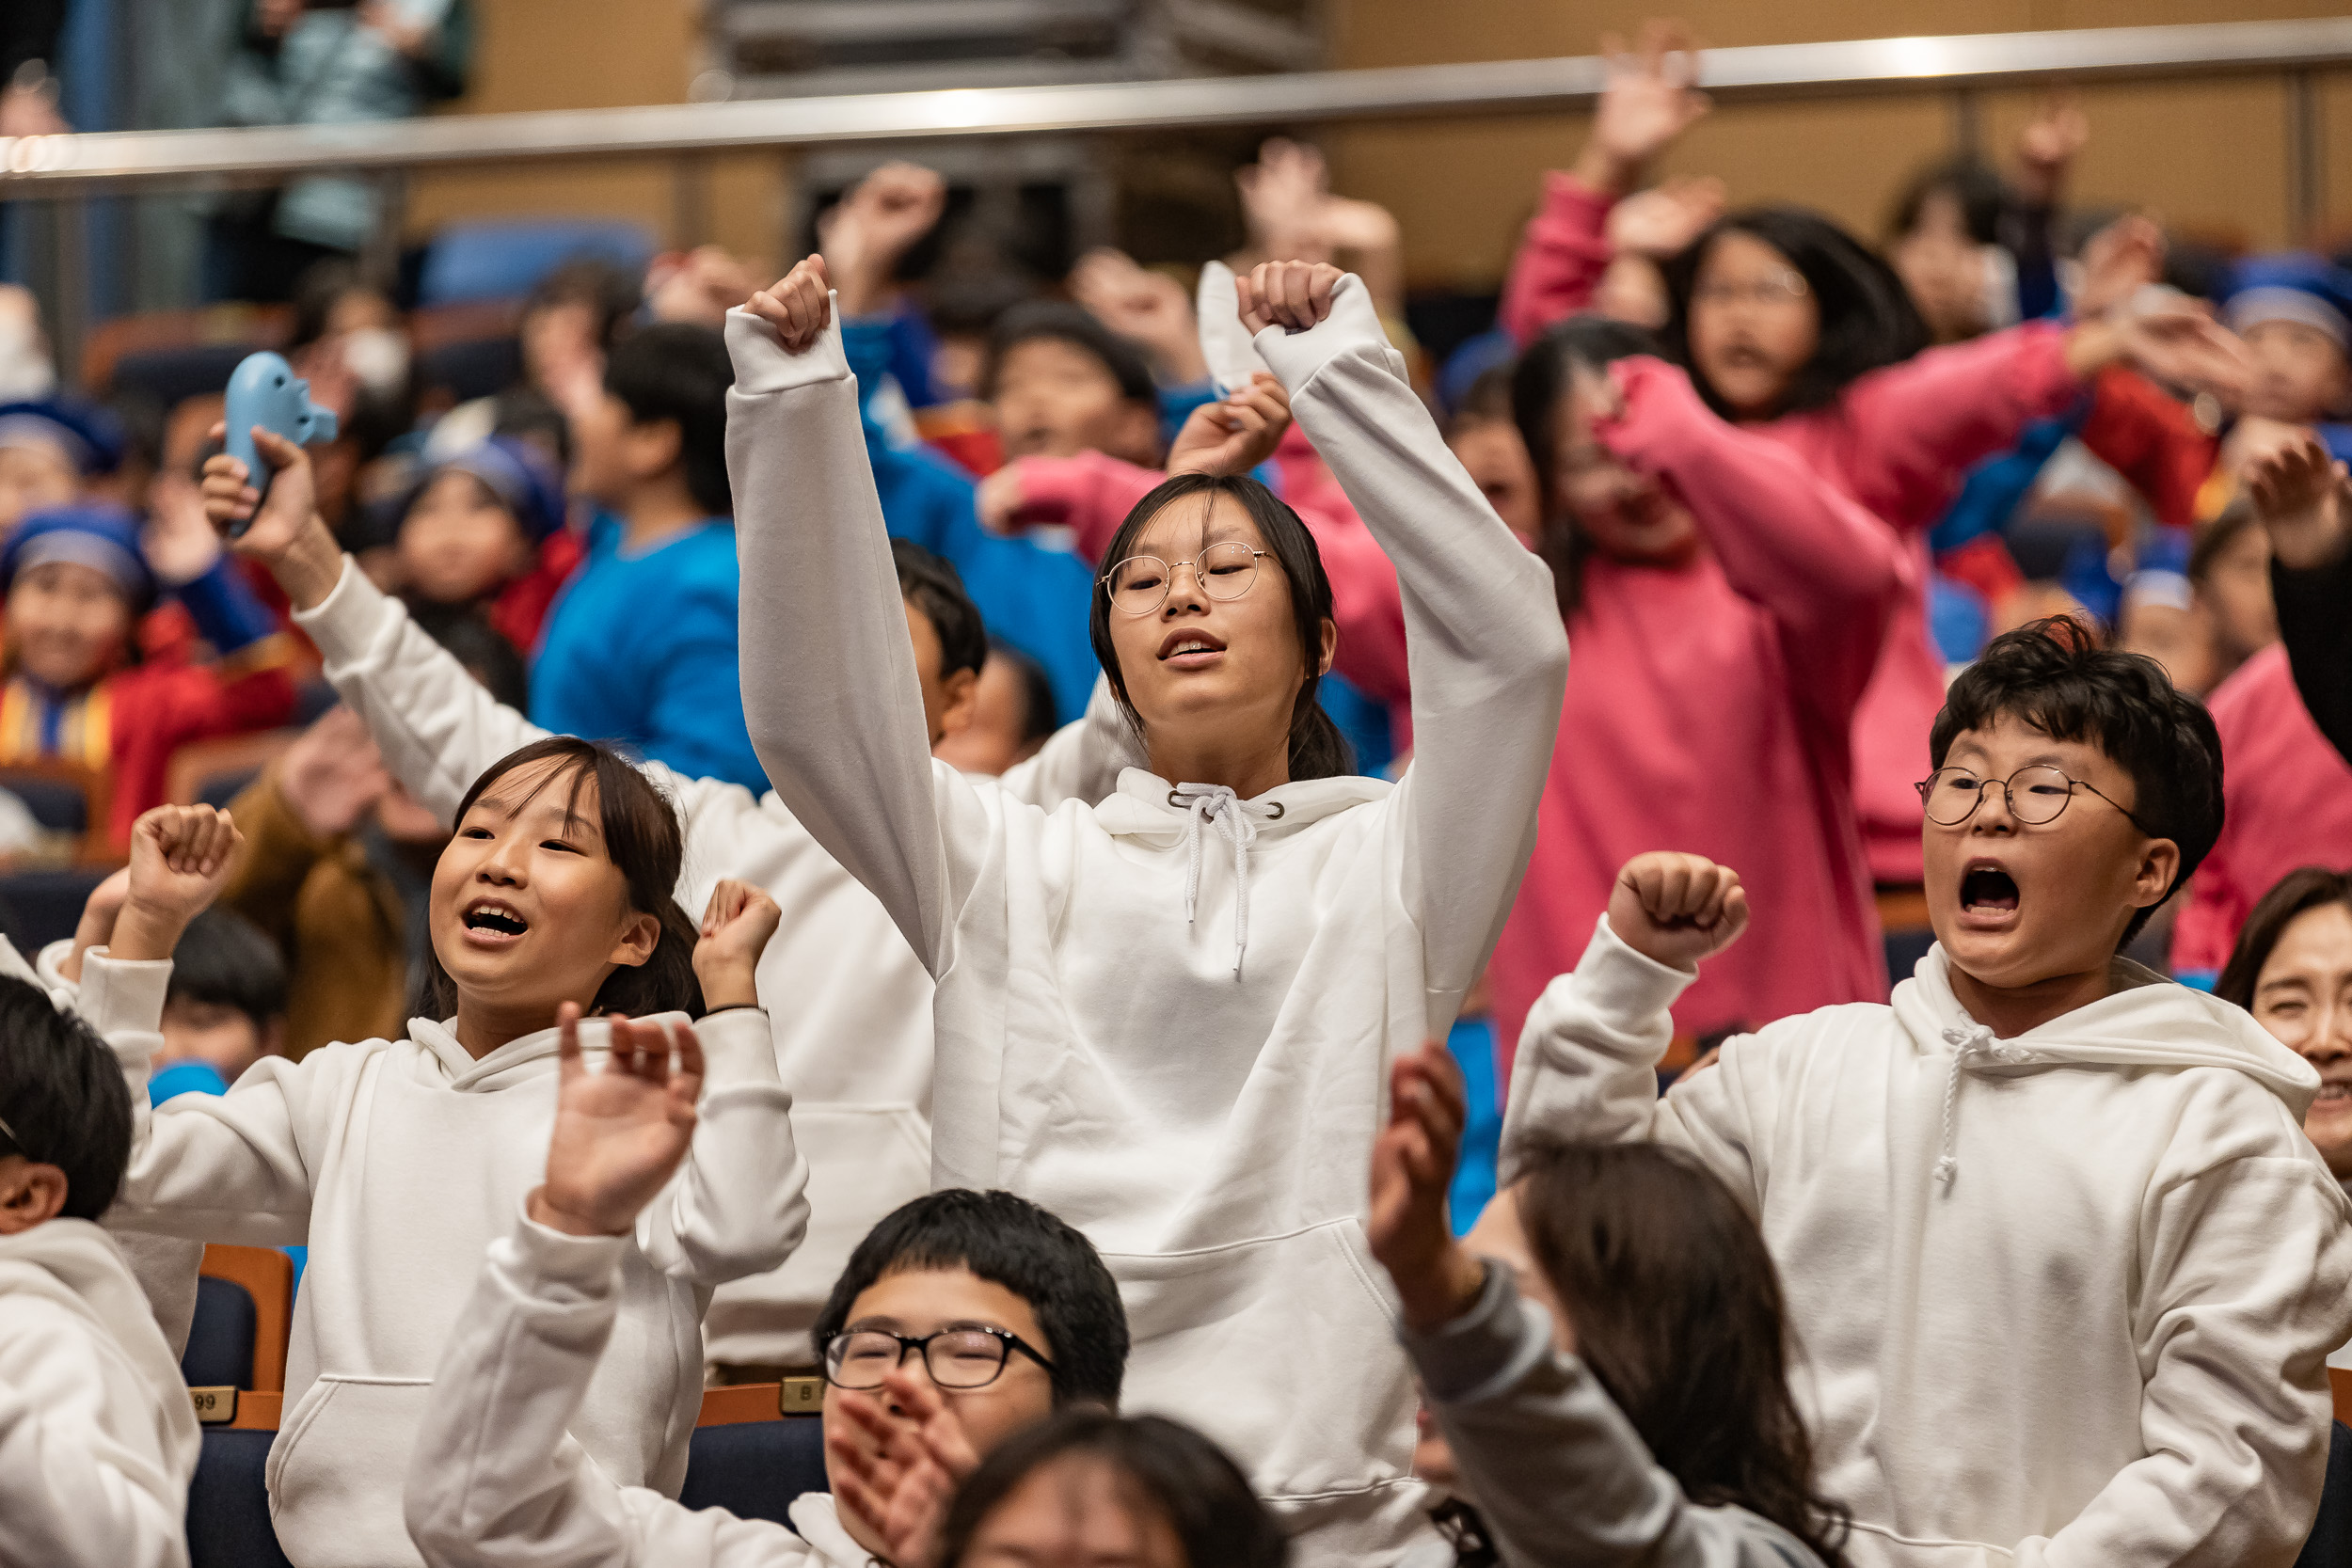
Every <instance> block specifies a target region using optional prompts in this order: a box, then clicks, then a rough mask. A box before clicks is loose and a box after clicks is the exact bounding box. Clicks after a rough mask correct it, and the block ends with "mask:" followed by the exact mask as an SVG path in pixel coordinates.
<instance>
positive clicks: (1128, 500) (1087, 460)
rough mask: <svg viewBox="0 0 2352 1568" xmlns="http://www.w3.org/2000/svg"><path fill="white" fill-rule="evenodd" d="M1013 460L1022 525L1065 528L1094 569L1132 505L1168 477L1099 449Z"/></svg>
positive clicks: (1134, 505) (1155, 469) (1101, 560)
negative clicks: (1017, 475) (1016, 468)
mask: <svg viewBox="0 0 2352 1568" xmlns="http://www.w3.org/2000/svg"><path fill="white" fill-rule="evenodd" d="M1016 461H1017V462H1018V464H1019V466H1020V470H1021V515H1020V521H1021V523H1022V525H1023V526H1024V527H1029V528H1035V527H1060V528H1066V529H1069V530H1070V531H1072V533H1073V535H1074V536H1075V546H1076V549H1077V551H1078V554H1079V555H1080V556H1081V557H1082V558H1083V559H1085V560H1087V561H1089V562H1092V563H1093V564H1095V565H1097V566H1100V565H1101V564H1102V563H1103V552H1104V550H1107V549H1109V548H1110V547H1111V540H1112V539H1113V538H1114V537H1115V536H1117V534H1118V532H1119V525H1120V524H1121V523H1123V522H1125V521H1126V520H1127V514H1128V513H1130V512H1133V511H1134V510H1135V508H1136V502H1137V501H1139V500H1141V499H1143V498H1144V497H1146V496H1148V495H1150V494H1151V493H1152V491H1153V490H1154V489H1156V488H1158V486H1159V485H1160V484H1161V483H1163V482H1164V481H1166V480H1167V478H1168V475H1166V474H1165V473H1162V472H1161V471H1160V470H1159V469H1157V468H1146V467H1139V466H1138V465H1136V464H1134V463H1128V462H1125V461H1123V460H1121V459H1120V458H1116V457H1113V456H1111V455H1110V454H1109V453H1107V452H1100V451H1082V452H1080V453H1078V455H1076V456H1075V457H1024V458H1019V459H1016Z"/></svg>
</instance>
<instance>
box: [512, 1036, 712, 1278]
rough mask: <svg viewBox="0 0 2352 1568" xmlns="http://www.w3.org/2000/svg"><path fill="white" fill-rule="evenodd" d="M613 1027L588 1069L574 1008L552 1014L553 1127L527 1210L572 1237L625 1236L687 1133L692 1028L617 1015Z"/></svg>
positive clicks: (699, 1081)
mask: <svg viewBox="0 0 2352 1568" xmlns="http://www.w3.org/2000/svg"><path fill="white" fill-rule="evenodd" d="M556 1031H557V1033H556V1063H557V1067H556V1073H557V1078H556V1090H555V1132H554V1133H553V1135H552V1136H550V1137H549V1138H548V1179H547V1181H546V1183H545V1184H544V1185H542V1186H541V1187H539V1188H538V1189H537V1190H535V1191H534V1192H532V1195H531V1198H530V1202H529V1204H528V1206H527V1207H528V1212H529V1213H530V1215H531V1217H532V1219H533V1220H535V1221H537V1222H538V1223H539V1224H541V1225H544V1226H547V1227H550V1228H552V1229H556V1230H562V1231H564V1232H566V1233H568V1234H570V1235H574V1236H626V1235H628V1232H629V1230H630V1229H631V1227H634V1226H635V1225H636V1223H637V1214H638V1211H640V1210H642V1209H644V1206H645V1205H646V1204H648V1203H651V1202H652V1201H653V1198H654V1195H655V1194H657V1193H659V1192H660V1191H661V1189H662V1187H663V1186H664V1185H665V1184H666V1183H667V1182H668V1181H669V1180H670V1177H671V1175H672V1174H673V1173H674V1172H675V1171H676V1169H677V1167H678V1162H680V1161H681V1160H684V1159H685V1158H686V1149H687V1146H688V1145H689V1144H690V1143H691V1142H692V1141H693V1136H694V1101H695V1100H696V1099H697V1098H699V1097H700V1095H701V1094H702V1086H703V1048H702V1042H701V1041H699V1040H697V1039H696V1038H695V1037H694V1031H693V1029H692V1028H691V1027H690V1026H689V1025H687V1024H683V1023H681V1024H679V1025H677V1027H676V1030H675V1039H673V1038H671V1037H665V1036H664V1034H663V1031H662V1028H661V1026H660V1024H656V1023H634V1022H630V1021H629V1020H628V1019H627V1018H624V1017H622V1016H621V1015H620V1014H618V1013H615V1014H613V1015H612V1051H611V1053H609V1054H608V1055H607V1056H606V1058H605V1063H604V1066H603V1068H602V1069H599V1070H597V1071H594V1072H592V1071H590V1070H589V1069H588V1064H587V1062H586V1060H585V1059H584V1058H583V1057H582V1056H581V1054H580V1005H579V1004H578V1003H576V1002H566V1003H564V1006H562V1007H560V1008H558V1009H557V1011H556ZM674 1048H675V1051H676V1053H677V1065H676V1066H675V1068H673V1067H672V1066H671V1065H670V1054H671V1052H672V1050H673V1049H674Z"/></svg>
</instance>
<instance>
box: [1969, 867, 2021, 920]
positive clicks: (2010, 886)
mask: <svg viewBox="0 0 2352 1568" xmlns="http://www.w3.org/2000/svg"><path fill="white" fill-rule="evenodd" d="M1960 907H1961V908H1962V909H1963V910H1965V911H1968V912H1969V913H1971V914H2009V913H2012V912H2014V911H2015V910H2016V908H2017V879H2015V878H2013V877H2011V876H2010V874H2009V873H2008V872H2006V871H2003V870H2002V869H2001V868H2000V867H1999V866H1996V865H1972V866H1970V867H1969V868H1968V870H1967V871H1966V872H1965V873H1963V875H1962V877H1961V879H1960Z"/></svg>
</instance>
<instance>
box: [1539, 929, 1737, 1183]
mask: <svg viewBox="0 0 2352 1568" xmlns="http://www.w3.org/2000/svg"><path fill="white" fill-rule="evenodd" d="M1697 978H1698V975H1697V973H1696V972H1695V971H1685V970H1679V969H1675V968H1671V967H1670V966H1668V965H1665V964H1661V963H1660V962H1658V961H1657V960H1656V959H1653V958H1647V957H1645V956H1644V955H1643V954H1640V953H1637V952H1635V951H1634V950H1633V949H1632V948H1630V947H1629V946H1627V945H1626V944H1625V942H1623V941H1621V940H1619V938H1618V936H1617V934H1616V932H1614V931H1613V930H1611V929H1610V928H1609V917H1608V916H1607V915H1603V916H1601V918H1600V920H1599V922H1598V924H1597V926H1596V927H1594V930H1593V940H1592V941H1591V942H1589V943H1587V944H1586V945H1585V948H1584V956H1583V957H1582V958H1580V959H1578V960H1577V965H1576V968H1575V969H1573V970H1571V971H1570V972H1568V973H1567V974H1563V975H1561V976H1560V977H1559V978H1558V979H1556V980H1554V981H1552V982H1551V984H1550V985H1549V986H1547V987H1545V988H1544V993H1543V995H1541V996H1540V997H1538V998H1536V1001H1535V1006H1534V1007H1532V1008H1531V1009H1529V1011H1528V1015H1527V1027H1526V1028H1525V1029H1524V1030H1522V1031H1521V1032H1520V1035H1519V1049H1518V1059H1517V1060H1516V1061H1515V1062H1514V1064H1513V1066H1512V1069H1511V1093H1510V1097H1509V1098H1508V1099H1507V1100H1506V1101H1504V1102H1503V1103H1504V1111H1503V1117H1502V1181H1503V1184H1504V1185H1506V1186H1507V1185H1509V1184H1510V1183H1511V1182H1512V1181H1513V1180H1517V1179H1518V1172H1517V1170H1516V1168H1515V1167H1516V1165H1517V1161H1516V1159H1515V1158H1514V1150H1515V1147H1516V1146H1517V1145H1518V1142H1519V1141H1520V1140H1521V1139H1523V1138H1525V1137H1527V1136H1529V1135H1531V1134H1532V1135H1547V1134H1548V1135H1549V1136H1552V1137H1557V1138H1571V1139H1579V1140H1583V1141H1589V1142H1600V1143H1630V1142H1634V1141H1637V1140H1641V1139H1655V1140H1657V1141H1659V1142H1661V1143H1670V1144H1674V1145H1677V1146H1678V1147H1680V1148H1686V1149H1688V1150H1690V1151H1691V1152H1692V1153H1693V1154H1696V1155H1697V1156H1698V1157H1699V1158H1700V1159H1702V1160H1703V1161H1705V1162H1706V1163H1707V1164H1708V1166H1709V1167H1710V1168H1711V1169H1712V1170H1713V1171H1714V1172H1715V1174H1716V1175H1717V1176H1718V1177H1720V1178H1722V1179H1723V1180H1724V1182H1725V1183H1726V1184H1727V1185H1728V1186H1729V1187H1730V1188H1731V1190H1732V1191H1733V1192H1734V1193H1735V1194H1737V1195H1739V1196H1740V1201H1741V1202H1743V1203H1745V1204H1747V1205H1748V1207H1749V1210H1750V1211H1751V1212H1753V1211H1754V1210H1755V1208H1756V1193H1757V1191H1758V1187H1759V1180H1760V1179H1759V1173H1758V1171H1757V1169H1756V1160H1757V1150H1758V1149H1759V1148H1760V1147H1761V1145H1760V1143H1759V1141H1758V1139H1757V1137H1756V1128H1757V1126H1758V1124H1759V1123H1760V1122H1761V1121H1763V1120H1764V1119H1765V1118H1766V1117H1769V1114H1770V1110H1769V1088H1770V1085H1769V1083H1768V1082H1766V1081H1765V1080H1764V1079H1763V1077H1762V1074H1763V1073H1764V1072H1765V1071H1766V1070H1768V1069H1769V1068H1770V1067H1771V1065H1772V1061H1771V1052H1770V1050H1769V1046H1768V1045H1767V1042H1766V1041H1764V1040H1757V1039H1740V1040H1734V1041H1732V1042H1730V1043H1729V1044H1727V1045H1726V1046H1725V1047H1724V1054H1723V1057H1722V1059H1721V1060H1720V1061H1718V1062H1717V1063H1716V1065H1715V1066H1714V1067H1712V1068H1709V1069H1707V1070H1706V1071H1704V1072H1699V1073H1692V1074H1686V1075H1685V1076H1684V1077H1683V1078H1682V1079H1681V1080H1680V1081H1679V1082H1677V1084H1676V1085H1674V1087H1673V1088H1672V1089H1671V1090H1670V1091H1668V1093H1667V1094H1666V1095H1665V1097H1664V1098H1663V1099H1661V1098H1660V1096H1659V1093H1658V1063H1659V1061H1660V1060H1661V1058H1662V1057H1663V1056H1664V1055H1665V1054H1666V1048H1667V1047H1668V1046H1669V1045H1671V1044H1673V1043H1674V1018H1673V1016H1672V1014H1671V1013H1670V1012H1669V1011H1668V1009H1669V1008H1671V1007H1672V1006H1674V1004H1675V999H1676V998H1677V997H1678V996H1680V995H1681V994H1682V993H1683V991H1684V990H1686V989H1688V988H1689V986H1690V984H1691V982H1692V981H1693V980H1695V979H1697Z"/></svg>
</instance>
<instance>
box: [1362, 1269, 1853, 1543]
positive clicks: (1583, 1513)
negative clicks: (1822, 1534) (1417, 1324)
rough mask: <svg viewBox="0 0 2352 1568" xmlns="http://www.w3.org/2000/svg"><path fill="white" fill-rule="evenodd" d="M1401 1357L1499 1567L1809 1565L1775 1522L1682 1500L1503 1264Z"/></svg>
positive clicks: (1412, 1339)
mask: <svg viewBox="0 0 2352 1568" xmlns="http://www.w3.org/2000/svg"><path fill="white" fill-rule="evenodd" d="M1405 1348H1406V1351H1407V1352H1408V1353H1410V1354H1411V1355H1412V1358H1413V1366H1414V1368H1415V1370H1417V1371H1418V1372H1419V1373H1420V1374H1421V1381H1422V1389H1423V1390H1424V1392H1425V1393H1426V1395H1427V1397H1428V1400H1429V1404H1430V1409H1431V1410H1432V1412H1433V1413H1434V1414H1435V1415H1436V1416H1437V1418H1438V1426H1439V1428H1441V1429H1442V1430H1443V1431H1444V1433H1445V1436H1446V1442H1447V1444H1448V1445H1449V1446H1450V1447H1451V1448H1452V1449H1453V1450H1454V1463H1455V1464H1456V1465H1459V1466H1460V1468H1461V1472H1462V1479H1463V1481H1465V1482H1466V1483H1467V1490H1468V1491H1469V1493H1470V1497H1471V1498H1472V1500H1473V1501H1474V1502H1475V1503H1476V1504H1477V1507H1478V1513H1479V1517H1480V1518H1481V1519H1483V1520H1485V1521H1486V1528H1488V1529H1489V1530H1490V1531H1492V1532H1493V1535H1494V1539H1495V1545H1496V1549H1497V1550H1498V1551H1500V1552H1501V1554H1502V1560H1503V1561H1504V1562H1505V1563H1508V1564H1509V1565H1510V1568H1607V1565H1609V1564H1613V1563H1623V1564H1626V1565H1627V1568H1633V1565H1634V1564H1641V1565H1642V1568H1751V1565H1752V1568H1797V1565H1800V1564H1804V1565H1810V1568H1819V1560H1818V1559H1817V1558H1815V1557H1814V1555H1813V1554H1812V1553H1811V1552H1810V1551H1808V1550H1806V1549H1805V1547H1804V1544H1803V1543H1802V1542H1800V1541H1798V1540H1797V1539H1796V1538H1795V1537H1794V1536H1791V1535H1789V1534H1788V1532H1787V1531H1785V1530H1783V1529H1781V1528H1778V1527H1776V1526H1774V1525H1772V1524H1769V1523H1767V1522H1766V1521H1764V1520H1762V1519H1759V1518H1757V1517H1756V1515H1755V1514H1753V1513H1748V1512H1746V1511H1745V1510H1744V1509H1739V1508H1701V1507H1699V1506H1697V1505H1696V1504H1694V1503H1692V1501H1691V1500H1690V1499H1689V1498H1688V1497H1684V1496H1683V1495H1682V1488H1681V1487H1680V1486H1679V1485H1678V1484H1677V1482H1676V1481H1675V1479H1674V1477H1673V1476H1671V1475H1669V1474H1668V1473H1667V1472H1666V1471H1665V1470H1664V1469H1663V1468H1661V1466H1660V1465H1659V1464H1658V1462H1657V1460H1656V1459H1654V1458H1652V1457H1651V1455H1650V1451H1649V1449H1647V1448H1645V1446H1644V1445H1643V1443H1642V1438H1641V1434H1640V1433H1636V1432H1635V1431H1634V1430H1633V1424H1632V1423H1631V1422H1630V1421H1628V1420H1627V1419H1626V1418H1625V1415H1624V1413H1623V1412H1622V1411H1620V1410H1619V1409H1618V1408H1617V1407H1616V1405H1615V1404H1614V1403H1613V1402H1612V1401H1611V1400H1610V1398H1609V1395H1608V1394H1607V1392H1606V1391H1604V1390H1603V1389H1602V1387H1601V1386H1600V1383H1599V1381H1598V1380H1597V1379H1596V1378H1595V1377H1594V1376H1593V1374H1592V1372H1591V1370H1588V1369H1587V1368H1586V1367H1585V1365H1584V1363H1583V1362H1581V1361H1580V1360H1578V1359H1577V1358H1576V1357H1575V1356H1572V1355H1563V1354H1561V1353H1560V1351H1559V1349H1558V1348H1557V1347H1556V1346H1554V1345H1553V1343H1552V1339H1551V1320H1550V1319H1549V1316H1547V1315H1546V1313H1545V1311H1544V1309H1543V1308H1542V1307H1539V1306H1537V1305H1536V1304H1534V1302H1531V1301H1527V1300H1525V1299H1524V1298H1522V1297H1521V1296H1520V1295H1519V1293H1518V1289H1517V1288H1516V1286H1515V1284H1514V1282H1513V1280H1512V1277H1511V1271H1510V1270H1509V1269H1508V1268H1505V1267H1504V1266H1503V1265H1502V1264H1500V1263H1494V1262H1489V1263H1488V1264H1487V1265H1486V1289H1485V1290H1483V1291H1480V1292H1479V1296H1478V1300H1477V1302H1476V1304H1475V1305H1473V1306H1472V1307H1470V1310H1469V1311H1467V1312H1465V1313H1463V1314H1462V1315H1461V1316H1460V1317H1458V1318H1456V1319H1454V1321H1453V1322H1452V1323H1446V1324H1444V1325H1443V1326H1442V1327H1440V1328H1438V1329H1437V1330H1435V1331H1434V1332H1432V1333H1428V1334H1414V1333H1410V1332H1407V1333H1406V1336H1405Z"/></svg>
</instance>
